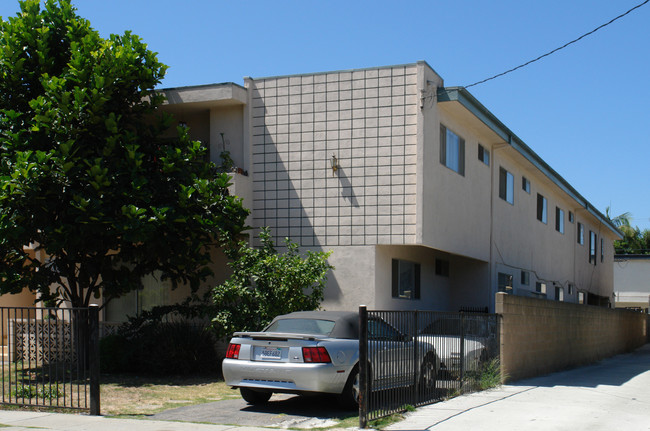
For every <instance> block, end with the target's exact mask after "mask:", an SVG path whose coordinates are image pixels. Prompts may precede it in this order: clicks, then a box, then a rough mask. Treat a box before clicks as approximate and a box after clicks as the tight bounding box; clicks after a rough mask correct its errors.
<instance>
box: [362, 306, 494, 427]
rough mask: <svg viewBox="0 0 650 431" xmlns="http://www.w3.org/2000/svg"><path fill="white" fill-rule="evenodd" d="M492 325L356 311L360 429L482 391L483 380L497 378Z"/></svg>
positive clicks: (489, 319)
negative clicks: (411, 410) (371, 421)
mask: <svg viewBox="0 0 650 431" xmlns="http://www.w3.org/2000/svg"><path fill="white" fill-rule="evenodd" d="M497 319H498V316H497V315H495V314H487V313H466V312H460V313H446V312H434V311H377V310H372V311H370V310H367V309H366V307H363V306H362V307H360V308H359V322H360V325H359V327H360V334H359V390H360V396H359V424H360V427H361V428H365V427H366V426H367V423H368V421H369V420H374V419H378V418H380V417H383V416H388V415H391V414H393V413H399V412H403V411H405V410H407V408H409V406H414V407H415V406H422V405H425V404H431V403H433V402H436V401H440V400H442V399H444V398H447V397H450V396H454V395H459V394H461V393H466V392H472V391H476V390H480V389H482V385H484V384H485V379H486V376H490V375H491V377H492V378H494V375H493V374H495V373H496V374H497V375H498V362H497V361H498V359H497V358H498V354H499V340H498V334H499V332H498V320H497ZM495 367H496V369H495Z"/></svg>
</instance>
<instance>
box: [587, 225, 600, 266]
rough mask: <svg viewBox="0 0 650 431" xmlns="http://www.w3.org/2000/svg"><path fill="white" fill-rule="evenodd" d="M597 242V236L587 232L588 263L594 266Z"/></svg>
mask: <svg viewBox="0 0 650 431" xmlns="http://www.w3.org/2000/svg"><path fill="white" fill-rule="evenodd" d="M597 241H598V235H596V232H593V231H589V263H593V264H594V265H595V264H596V249H597V248H598V245H597Z"/></svg>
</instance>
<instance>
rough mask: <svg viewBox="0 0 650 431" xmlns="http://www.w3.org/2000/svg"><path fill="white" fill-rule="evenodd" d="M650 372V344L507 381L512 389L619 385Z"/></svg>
mask: <svg viewBox="0 0 650 431" xmlns="http://www.w3.org/2000/svg"><path fill="white" fill-rule="evenodd" d="M647 371H650V344H645V345H644V346H642V347H640V348H638V349H637V350H635V351H633V352H631V353H627V354H621V355H618V356H614V357H612V358H607V359H603V360H601V361H599V362H597V363H595V364H592V365H586V366H580V367H576V368H572V369H569V370H564V371H559V372H555V373H553V374H548V375H545V376H540V377H533V378H529V379H524V380H519V381H515V382H508V384H509V385H511V386H542V387H553V386H580V387H588V388H595V387H597V386H599V385H607V386H621V385H623V384H624V383H626V382H628V381H630V380H631V379H633V378H635V377H636V376H638V375H640V374H643V373H645V372H647Z"/></svg>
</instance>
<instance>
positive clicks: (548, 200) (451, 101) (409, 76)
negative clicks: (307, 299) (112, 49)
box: [165, 62, 620, 311]
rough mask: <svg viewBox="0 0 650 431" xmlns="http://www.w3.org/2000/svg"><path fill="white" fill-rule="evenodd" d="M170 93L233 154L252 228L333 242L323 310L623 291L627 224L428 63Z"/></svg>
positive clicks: (574, 297)
mask: <svg viewBox="0 0 650 431" xmlns="http://www.w3.org/2000/svg"><path fill="white" fill-rule="evenodd" d="M165 94H166V96H167V98H168V103H167V105H166V106H165V109H166V110H168V111H169V112H171V113H173V114H174V115H175V116H176V118H177V120H178V121H179V122H181V123H183V124H187V125H188V126H189V127H190V130H191V134H192V135H193V137H194V138H195V139H199V140H202V141H203V142H209V144H210V150H211V158H212V160H213V161H215V162H219V161H220V155H221V153H222V152H223V151H228V152H229V153H230V156H231V157H232V159H233V160H234V162H235V165H236V167H237V168H238V169H236V172H235V173H233V183H234V184H233V192H234V193H236V194H237V195H239V196H241V197H243V199H244V204H245V205H246V206H247V207H248V208H251V210H252V211H251V217H250V220H249V224H250V225H251V226H253V227H255V228H259V227H261V226H269V227H271V229H272V233H273V235H274V237H275V238H276V240H278V242H281V240H282V238H284V237H290V238H291V239H292V240H294V241H295V242H297V243H299V244H300V245H301V247H302V249H303V250H309V249H314V250H333V254H332V257H331V263H332V264H333V265H334V266H335V267H336V270H335V271H333V272H332V274H331V275H330V276H329V280H328V286H327V289H326V291H325V301H324V303H323V307H324V308H326V309H355V308H356V307H357V306H358V305H360V304H365V305H368V306H369V307H372V308H376V309H423V310H424V309H431V310H449V311H457V310H460V309H467V308H481V309H482V308H487V309H489V310H490V311H493V310H494V295H495V293H496V292H498V291H505V292H509V293H511V294H514V295H525V296H535V297H544V298H547V299H551V300H559V301H568V302H576V303H589V304H594V305H608V304H610V302H611V300H612V295H613V259H614V255H613V245H612V242H613V241H614V240H615V239H618V238H620V232H618V230H617V229H616V228H615V227H614V226H613V225H612V224H611V222H610V221H609V220H608V219H607V218H606V217H605V216H604V215H603V214H601V213H600V212H599V211H598V210H597V209H595V208H594V207H593V206H592V205H591V204H590V203H589V202H588V201H587V200H586V199H585V198H584V197H583V196H581V195H580V194H579V193H578V191H576V190H575V189H574V188H573V187H572V186H571V185H570V184H569V183H568V182H567V181H566V180H564V179H563V178H562V177H561V176H560V175H559V174H558V173H557V172H555V171H554V170H553V169H552V168H551V167H550V166H549V165H548V164H547V163H546V162H544V161H543V160H542V159H541V158H540V157H539V156H538V155H537V154H536V153H535V152H534V151H533V150H532V149H531V148H529V147H528V146H527V145H526V144H525V143H524V142H523V141H522V140H521V139H519V138H518V137H517V136H516V135H515V134H514V133H513V132H512V131H510V130H509V129H508V128H507V127H506V126H505V125H504V124H503V123H502V122H501V121H499V119H497V118H496V117H495V116H494V115H493V114H491V113H490V111H489V110H488V109H487V108H486V107H485V106H483V105H482V104H481V103H480V102H479V101H477V100H476V99H475V98H474V97H473V96H472V95H471V94H470V93H469V92H468V91H467V90H465V89H464V88H447V87H445V86H444V82H443V79H442V78H441V77H440V76H439V75H438V74H437V73H436V72H435V71H434V70H433V69H432V68H431V67H430V66H429V65H428V64H427V63H426V62H417V63H413V64H406V65H396V66H387V67H377V68H369V69H359V70H347V71H335V72H324V73H314V74H301V75H291V76H280V77H269V78H259V79H258V78H245V79H244V86H243V87H242V86H239V85H237V84H233V83H226V84H214V85H207V86H196V87H183V88H174V89H167V90H165Z"/></svg>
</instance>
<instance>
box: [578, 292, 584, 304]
mask: <svg viewBox="0 0 650 431" xmlns="http://www.w3.org/2000/svg"><path fill="white" fill-rule="evenodd" d="M584 303H585V293H584V292H578V304H584Z"/></svg>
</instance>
